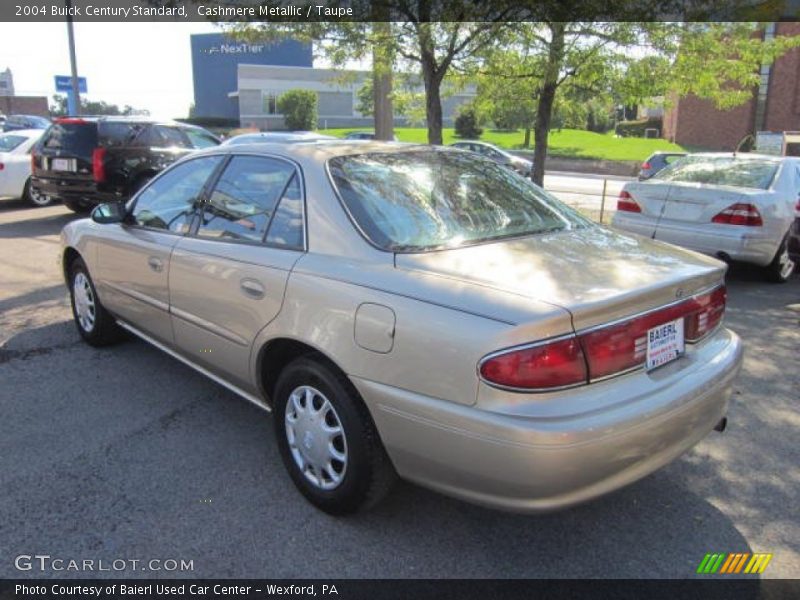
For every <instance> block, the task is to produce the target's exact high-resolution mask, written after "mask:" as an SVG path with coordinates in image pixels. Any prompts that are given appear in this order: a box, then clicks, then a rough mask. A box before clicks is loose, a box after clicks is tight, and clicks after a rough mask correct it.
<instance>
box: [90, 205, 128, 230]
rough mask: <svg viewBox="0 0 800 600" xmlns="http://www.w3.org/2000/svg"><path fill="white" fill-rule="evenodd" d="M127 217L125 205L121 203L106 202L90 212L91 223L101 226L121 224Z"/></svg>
mask: <svg viewBox="0 0 800 600" xmlns="http://www.w3.org/2000/svg"><path fill="white" fill-rule="evenodd" d="M127 216H128V213H127V211H126V210H125V204H123V203H122V202H106V203H105V204H99V205H98V206H95V207H94V210H92V221H94V222H95V223H100V224H101V225H105V224H107V223H122V222H123V221H124V220H125V218H126V217H127Z"/></svg>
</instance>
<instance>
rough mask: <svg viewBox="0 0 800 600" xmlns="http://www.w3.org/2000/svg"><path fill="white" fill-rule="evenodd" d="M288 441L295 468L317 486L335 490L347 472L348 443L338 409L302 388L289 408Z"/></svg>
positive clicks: (287, 406) (309, 387)
mask: <svg viewBox="0 0 800 600" xmlns="http://www.w3.org/2000/svg"><path fill="white" fill-rule="evenodd" d="M284 421H285V425H286V439H287V441H288V442H289V449H290V451H291V453H292V458H293V459H294V462H295V464H296V465H297V467H298V468H299V469H300V472H301V473H303V476H305V478H306V479H307V480H308V481H309V482H311V483H312V484H313V485H314V486H316V487H318V488H320V489H323V490H332V489H334V488H336V487H338V486H339V484H340V483H341V482H342V480H343V479H344V474H345V471H346V470H347V440H346V439H345V435H344V428H343V427H342V422H341V420H340V419H339V415H338V414H337V413H336V409H335V408H333V405H332V404H331V403H330V401H329V400H328V399H327V398H326V397H325V395H324V394H323V393H322V392H320V391H319V390H317V389H315V388H313V387H311V386H307V385H303V386H300V387H298V388H296V389H295V390H294V391H293V392H292V393H291V394H290V395H289V401H288V402H287V404H286V417H285V419H284Z"/></svg>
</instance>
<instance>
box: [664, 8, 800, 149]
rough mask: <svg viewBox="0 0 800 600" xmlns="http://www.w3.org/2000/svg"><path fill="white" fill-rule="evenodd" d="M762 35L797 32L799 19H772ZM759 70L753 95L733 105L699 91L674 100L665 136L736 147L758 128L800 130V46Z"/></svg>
mask: <svg viewBox="0 0 800 600" xmlns="http://www.w3.org/2000/svg"><path fill="white" fill-rule="evenodd" d="M762 35H763V36H765V37H766V38H767V39H768V38H770V37H773V36H784V35H785V36H798V35H800V23H790V22H781V23H770V24H767V25H766V27H765V28H764V30H763V32H762ZM760 75H761V81H760V83H759V85H758V87H757V88H754V89H753V90H752V97H751V98H750V100H748V101H747V102H746V103H745V104H742V105H740V106H737V107H735V108H732V109H730V110H719V109H718V108H716V107H715V106H714V104H713V102H711V101H709V100H701V99H700V98H697V97H696V96H687V97H685V98H680V99H677V100H675V101H673V103H672V106H671V107H670V108H669V109H668V110H667V112H666V114H665V115H664V131H663V137H665V138H666V139H668V140H670V141H673V142H676V143H678V144H682V145H685V146H696V147H700V148H705V149H709V150H734V149H736V147H737V145H738V144H739V142H741V141H742V140H743V139H744V138H745V136H747V135H750V134H754V133H755V132H757V131H797V130H800V48H795V49H793V50H791V51H789V52H788V53H786V54H785V55H783V56H781V57H780V58H778V59H777V60H776V61H775V62H774V63H773V64H772V65H764V66H762V67H761V72H760Z"/></svg>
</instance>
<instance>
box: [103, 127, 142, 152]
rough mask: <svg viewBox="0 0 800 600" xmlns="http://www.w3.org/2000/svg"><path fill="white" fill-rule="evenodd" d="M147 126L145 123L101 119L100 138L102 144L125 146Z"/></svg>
mask: <svg viewBox="0 0 800 600" xmlns="http://www.w3.org/2000/svg"><path fill="white" fill-rule="evenodd" d="M146 127H147V125H146V124H145V123H131V122H127V123H126V122H125V121H101V122H100V124H99V131H100V139H101V140H102V142H103V145H104V146H126V145H128V144H130V143H131V142H133V141H134V140H135V139H136V138H137V137H138V136H139V134H140V133H141V132H142V131H144V129H145V128H146Z"/></svg>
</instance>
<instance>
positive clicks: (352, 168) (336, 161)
mask: <svg viewBox="0 0 800 600" xmlns="http://www.w3.org/2000/svg"><path fill="white" fill-rule="evenodd" d="M329 166H330V171H331V175H332V176H333V180H334V183H335V185H336V187H337V189H338V191H339V193H340V195H341V197H342V200H343V201H344V204H345V206H346V207H347V209H348V212H349V213H350V214H351V216H352V217H353V219H354V220H355V221H356V222H357V223H358V225H359V227H360V228H361V230H362V231H364V233H365V234H366V235H367V237H369V238H370V240H372V242H373V243H375V244H376V245H377V246H380V247H382V248H385V249H387V250H392V251H415V250H422V249H428V248H438V247H455V246H460V245H465V244H470V243H477V242H480V241H485V240H491V239H498V238H503V237H513V236H520V235H529V234H535V233H543V232H548V231H559V230H564V229H572V228H574V227H579V226H585V225H587V224H588V223H589V222H588V221H587V220H586V219H584V218H583V217H580V216H579V215H578V214H577V213H575V212H574V211H572V210H571V209H569V208H567V207H566V206H564V205H563V204H561V203H560V202H559V201H558V200H556V199H555V198H553V197H552V196H550V195H549V194H548V193H547V192H545V191H544V190H542V189H541V188H538V187H536V186H535V185H533V184H532V183H530V182H529V181H528V180H526V179H524V178H522V177H520V176H519V175H516V174H514V173H513V172H511V171H510V170H509V169H506V168H504V167H502V166H501V165H498V164H497V163H495V162H494V161H490V160H488V159H485V158H482V157H480V156H477V155H475V154H469V153H464V152H455V151H446V150H415V151H410V152H395V153H375V154H363V155H356V156H340V157H336V158H333V159H331V160H330V161H329Z"/></svg>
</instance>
